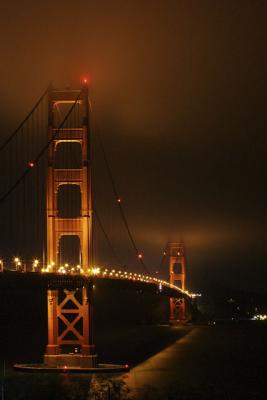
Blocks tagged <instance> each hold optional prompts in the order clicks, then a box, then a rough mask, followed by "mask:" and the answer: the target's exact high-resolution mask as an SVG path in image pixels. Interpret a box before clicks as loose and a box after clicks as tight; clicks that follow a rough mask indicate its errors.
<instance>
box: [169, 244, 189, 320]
mask: <svg viewBox="0 0 267 400" xmlns="http://www.w3.org/2000/svg"><path fill="white" fill-rule="evenodd" d="M169 273H170V283H171V284H172V285H176V286H178V287H180V288H181V289H182V290H185V282H186V262H185V248H184V244H183V243H182V242H180V243H170V244H169ZM184 319H185V300H184V298H182V297H181V298H170V321H183V320H184Z"/></svg>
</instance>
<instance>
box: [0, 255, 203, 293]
mask: <svg viewBox="0 0 267 400" xmlns="http://www.w3.org/2000/svg"><path fill="white" fill-rule="evenodd" d="M14 263H15V267H16V270H17V271H18V270H19V269H20V268H21V265H22V263H21V261H20V259H19V258H18V257H15V258H14ZM39 268H40V262H39V260H38V259H35V260H33V264H32V271H33V272H36V271H37V270H38V269H39ZM1 271H3V260H0V272H1ZM41 272H43V273H52V272H55V263H54V262H51V263H50V264H48V265H47V267H45V268H41ZM56 272H57V273H59V274H83V275H94V276H102V277H103V278H105V277H106V278H115V279H116V278H120V279H128V280H132V281H139V282H146V283H156V284H158V285H159V287H160V288H162V286H166V287H169V288H171V289H175V290H179V291H181V292H182V293H185V294H187V295H188V296H191V297H193V298H194V297H197V296H200V294H193V293H192V294H191V293H189V292H188V291H187V290H182V289H181V288H178V287H177V286H175V285H173V284H171V283H169V282H167V281H164V280H162V279H158V278H154V277H151V276H148V275H142V274H137V273H134V272H127V271H121V270H115V269H112V270H111V269H108V268H105V269H102V268H100V267H93V268H89V269H87V270H84V269H83V268H82V267H81V266H80V265H77V266H76V267H70V266H69V264H67V263H66V264H64V265H62V266H60V267H59V268H58V269H57V271H56Z"/></svg>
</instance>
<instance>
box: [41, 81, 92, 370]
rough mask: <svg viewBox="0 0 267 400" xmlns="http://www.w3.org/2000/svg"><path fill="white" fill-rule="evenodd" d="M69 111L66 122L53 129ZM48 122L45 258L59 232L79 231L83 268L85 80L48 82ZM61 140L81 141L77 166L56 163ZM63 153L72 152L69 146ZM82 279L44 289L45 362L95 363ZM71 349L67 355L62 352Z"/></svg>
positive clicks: (87, 245)
mask: <svg viewBox="0 0 267 400" xmlns="http://www.w3.org/2000/svg"><path fill="white" fill-rule="evenodd" d="M70 111H71V112H70ZM68 112H69V116H68V118H66V121H65V122H66V123H65V124H63V126H62V127H60V129H58V127H59V126H60V124H62V121H64V118H65V116H67V115H68ZM48 124H49V127H48V140H49V143H50V144H49V148H48V166H47V184H46V199H47V203H46V206H47V264H48V265H50V268H51V269H52V270H53V272H56V270H57V268H58V267H59V263H60V240H61V239H62V237H63V236H69V235H72V236H76V237H78V238H79V242H80V268H82V269H83V270H87V269H88V267H90V266H91V250H92V249H91V230H92V211H91V208H92V206H91V173H90V172H91V171H90V168H91V166H90V157H89V153H90V152H89V150H88V148H89V146H90V145H91V143H90V142H89V139H90V138H89V104H88V87H87V85H84V86H83V87H82V88H81V89H80V90H56V89H53V88H52V87H51V88H50V91H49V98H48ZM65 143H70V144H72V143H78V144H79V145H80V150H81V152H80V154H81V157H80V158H81V160H79V166H78V167H76V168H72V167H68V163H67V166H63V167H62V166H58V164H57V160H58V154H57V152H58V149H59V147H60V146H61V144H63V145H64V144H65ZM63 154H64V153H63ZM67 156H68V157H71V152H70V153H69V154H67ZM68 157H67V158H68ZM65 161H66V160H65ZM63 185H76V186H78V187H79V190H80V210H79V212H78V215H76V216H75V217H69V216H62V215H60V210H59V201H58V194H59V190H60V188H62V186H63ZM55 269H56V270H55ZM84 282H85V281H83V283H82V284H81V283H79V282H78V283H77V285H74V286H73V285H72V284H70V282H68V280H67V279H65V280H64V278H63V277H62V282H61V283H60V284H58V283H57V284H56V285H53V284H51V285H50V288H49V290H48V291H47V304H48V344H47V347H46V354H45V356H44V362H45V364H46V365H48V366H51V367H60V366H61V367H62V366H64V365H65V366H67V367H68V366H72V367H92V366H95V365H96V363H97V356H96V355H95V348H94V346H93V345H92V325H91V320H92V318H91V311H92V310H91V307H92V305H91V301H90V288H89V287H88V286H86V284H84ZM88 282H89V280H88ZM64 351H65V353H64ZM70 351H71V352H72V355H71V357H70V355H69V354H67V353H69V352H70ZM76 353H77V354H76Z"/></svg>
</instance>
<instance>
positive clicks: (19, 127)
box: [0, 86, 49, 152]
mask: <svg viewBox="0 0 267 400" xmlns="http://www.w3.org/2000/svg"><path fill="white" fill-rule="evenodd" d="M48 90H49V86H48V87H47V88H46V89H45V91H44V93H43V94H42V96H41V97H40V98H39V100H38V101H37V103H36V104H35V106H34V107H33V109H32V110H31V111H30V112H29V114H28V115H27V116H26V117H25V118H24V119H23V121H22V122H21V123H20V124H19V126H18V127H17V128H16V129H15V130H14V132H12V133H11V135H9V137H8V138H7V139H6V140H5V141H4V143H3V144H2V145H1V146H0V152H1V151H2V150H4V148H5V147H6V146H7V145H8V143H10V142H11V140H12V139H13V138H14V137H15V136H16V135H17V133H18V132H19V131H20V129H21V128H22V127H23V125H24V124H25V123H26V122H27V121H28V119H29V118H30V117H31V116H32V114H33V113H34V111H35V110H36V109H37V107H38V106H39V104H40V103H41V102H42V100H43V98H44V97H45V96H46V95H47V93H48Z"/></svg>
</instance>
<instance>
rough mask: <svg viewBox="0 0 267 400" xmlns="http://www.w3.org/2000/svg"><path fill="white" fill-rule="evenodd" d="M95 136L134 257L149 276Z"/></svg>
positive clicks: (99, 137)
mask: <svg viewBox="0 0 267 400" xmlns="http://www.w3.org/2000/svg"><path fill="white" fill-rule="evenodd" d="M96 135H97V138H98V140H99V143H100V147H101V150H102V153H103V158H104V162H105V166H106V168H107V172H108V176H109V178H110V182H111V186H112V189H113V194H114V197H115V200H116V202H117V204H118V207H119V211H120V215H121V218H122V220H123V223H124V226H125V228H126V231H127V233H128V236H129V239H130V242H131V244H132V246H133V249H134V251H135V255H136V256H137V258H138V260H139V262H140V264H141V265H142V266H143V268H144V269H145V271H146V273H147V274H149V275H151V273H150V271H149V269H148V268H147V266H146V265H145V263H144V261H143V259H142V254H141V253H140V252H139V250H138V247H137V245H136V243H135V240H134V238H133V235H132V233H131V230H130V226H129V223H128V221H127V218H126V215H125V212H124V209H123V207H122V204H121V199H120V197H119V194H118V191H117V188H116V185H115V180H114V177H113V174H112V171H111V167H110V164H109V162H108V158H107V155H106V151H105V147H104V144H103V141H102V139H101V136H100V133H99V132H98V130H97V129H96Z"/></svg>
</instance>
